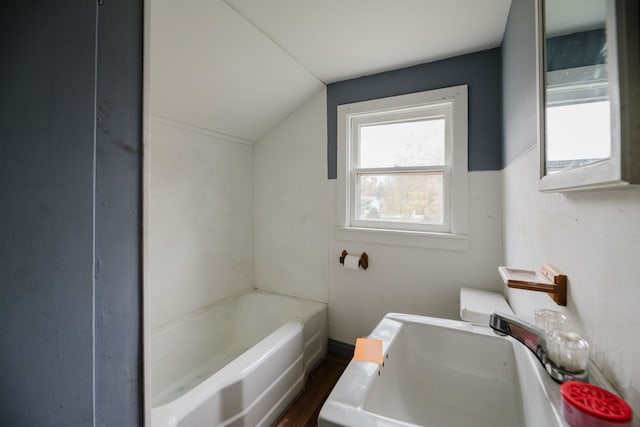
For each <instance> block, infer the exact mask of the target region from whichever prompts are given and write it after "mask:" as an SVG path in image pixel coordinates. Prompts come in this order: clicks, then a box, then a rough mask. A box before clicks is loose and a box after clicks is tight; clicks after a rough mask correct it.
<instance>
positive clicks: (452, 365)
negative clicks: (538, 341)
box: [318, 313, 566, 427]
mask: <svg viewBox="0 0 640 427" xmlns="http://www.w3.org/2000/svg"><path fill="white" fill-rule="evenodd" d="M369 338H376V339H381V340H382V341H383V355H384V364H383V365H378V364H375V363H369V362H355V361H352V362H351V363H350V364H349V366H348V367H347V369H346V370H345V372H344V374H343V375H342V377H341V378H340V380H339V381H338V383H337V384H336V386H335V388H334V389H333V391H332V392H331V395H330V396H329V398H328V399H327V401H326V403H325V405H324V406H323V407H322V410H321V412H320V417H319V423H318V425H319V426H320V427H336V426H358V427H365V426H476V427H477V426H491V427H495V426H509V427H517V426H531V427H533V426H566V423H565V421H564V419H563V417H562V414H561V412H560V408H561V405H562V400H561V397H560V391H559V386H558V384H556V383H555V382H553V380H551V378H549V377H548V375H547V374H546V372H545V371H544V368H543V367H542V366H541V365H540V363H539V362H538V360H537V359H536V358H535V357H534V356H533V354H532V353H531V352H530V351H529V350H527V349H526V348H525V347H524V346H523V345H522V344H520V343H519V342H517V341H515V340H514V339H512V338H510V337H499V336H497V335H495V334H494V333H493V331H492V330H491V329H490V328H488V327H483V326H477V325H472V324H470V323H465V322H460V321H455V320H447V319H438V318H432V317H424V316H414V315H407V314H396V313H392V314H388V315H387V316H385V317H384V318H383V319H382V321H381V322H380V323H379V324H378V326H377V327H376V328H375V329H374V331H373V332H372V334H371V335H370V336H369Z"/></svg>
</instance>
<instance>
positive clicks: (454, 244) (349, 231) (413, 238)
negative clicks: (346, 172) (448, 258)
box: [335, 227, 469, 251]
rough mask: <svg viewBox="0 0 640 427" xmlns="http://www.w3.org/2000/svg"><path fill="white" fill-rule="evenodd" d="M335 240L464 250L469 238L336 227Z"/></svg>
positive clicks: (442, 234)
mask: <svg viewBox="0 0 640 427" xmlns="http://www.w3.org/2000/svg"><path fill="white" fill-rule="evenodd" d="M335 236H336V240H342V241H350V242H365V243H377V244H382V245H394V246H410V247H417V248H428V249H440V250H447V251H466V250H468V249H469V238H468V236H466V235H464V234H452V233H431V232H423V231H405V230H390V229H382V228H359V227H336V231H335Z"/></svg>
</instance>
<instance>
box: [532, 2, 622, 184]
mask: <svg viewBox="0 0 640 427" xmlns="http://www.w3.org/2000/svg"><path fill="white" fill-rule="evenodd" d="M606 14H607V8H606V0H572V1H569V0H546V1H545V5H544V22H545V32H544V41H545V53H546V55H545V56H546V57H545V60H546V61H545V64H546V65H545V82H546V85H545V116H546V117H545V123H546V135H545V137H546V145H545V149H546V153H545V159H546V164H545V170H546V173H547V174H554V173H556V172H559V171H563V170H568V169H573V168H576V167H581V166H585V165H590V164H593V163H597V162H601V161H603V160H607V159H609V158H610V156H611V130H610V117H611V110H610V99H609V79H608V73H607V56H608V55H607V39H606V29H605V22H606Z"/></svg>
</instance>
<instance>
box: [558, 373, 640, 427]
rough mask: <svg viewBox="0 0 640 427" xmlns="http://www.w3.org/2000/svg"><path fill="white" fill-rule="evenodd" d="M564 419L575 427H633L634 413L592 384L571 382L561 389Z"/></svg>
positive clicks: (628, 407) (617, 398)
mask: <svg viewBox="0 0 640 427" xmlns="http://www.w3.org/2000/svg"><path fill="white" fill-rule="evenodd" d="M560 391H561V392H562V398H563V401H564V403H563V408H564V417H565V419H566V420H567V422H568V423H569V424H570V425H571V426H594V427H596V426H597V427H600V426H625V425H630V421H631V418H632V417H633V411H632V410H631V407H630V406H629V405H627V403H626V402H625V401H624V400H622V399H621V398H619V397H618V396H616V395H615V394H613V393H611V392H609V391H607V390H605V389H603V388H600V387H597V386H594V385H592V384H587V383H582V382H577V381H569V382H566V383H564V384H562V386H560Z"/></svg>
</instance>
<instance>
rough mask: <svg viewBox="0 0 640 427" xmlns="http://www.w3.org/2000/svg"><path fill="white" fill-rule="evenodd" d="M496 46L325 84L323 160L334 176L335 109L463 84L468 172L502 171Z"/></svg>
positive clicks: (500, 93) (500, 87) (500, 95)
mask: <svg viewBox="0 0 640 427" xmlns="http://www.w3.org/2000/svg"><path fill="white" fill-rule="evenodd" d="M501 81H502V79H501V51H500V48H494V49H488V50H484V51H481V52H475V53H471V54H467V55H461V56H457V57H453V58H448V59H444V60H441V61H435V62H430V63H427V64H421V65H416V66H413V67H408V68H402V69H399V70H394V71H387V72H384V73H379V74H373V75H370V76H365V77H359V78H356V79H352V80H345V81H341V82H336V83H331V84H329V85H328V86H327V126H328V143H327V162H328V172H329V179H335V178H336V173H337V107H338V105H342V104H349V103H352V102H359V101H368V100H371V99H377V98H385V97H389V96H396V95H404V94H408V93H415V92H421V91H425V90H432V89H440V88H444V87H450V86H457V85H462V84H466V85H468V90H469V170H500V169H501V167H502V92H501V91H502V83H501Z"/></svg>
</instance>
